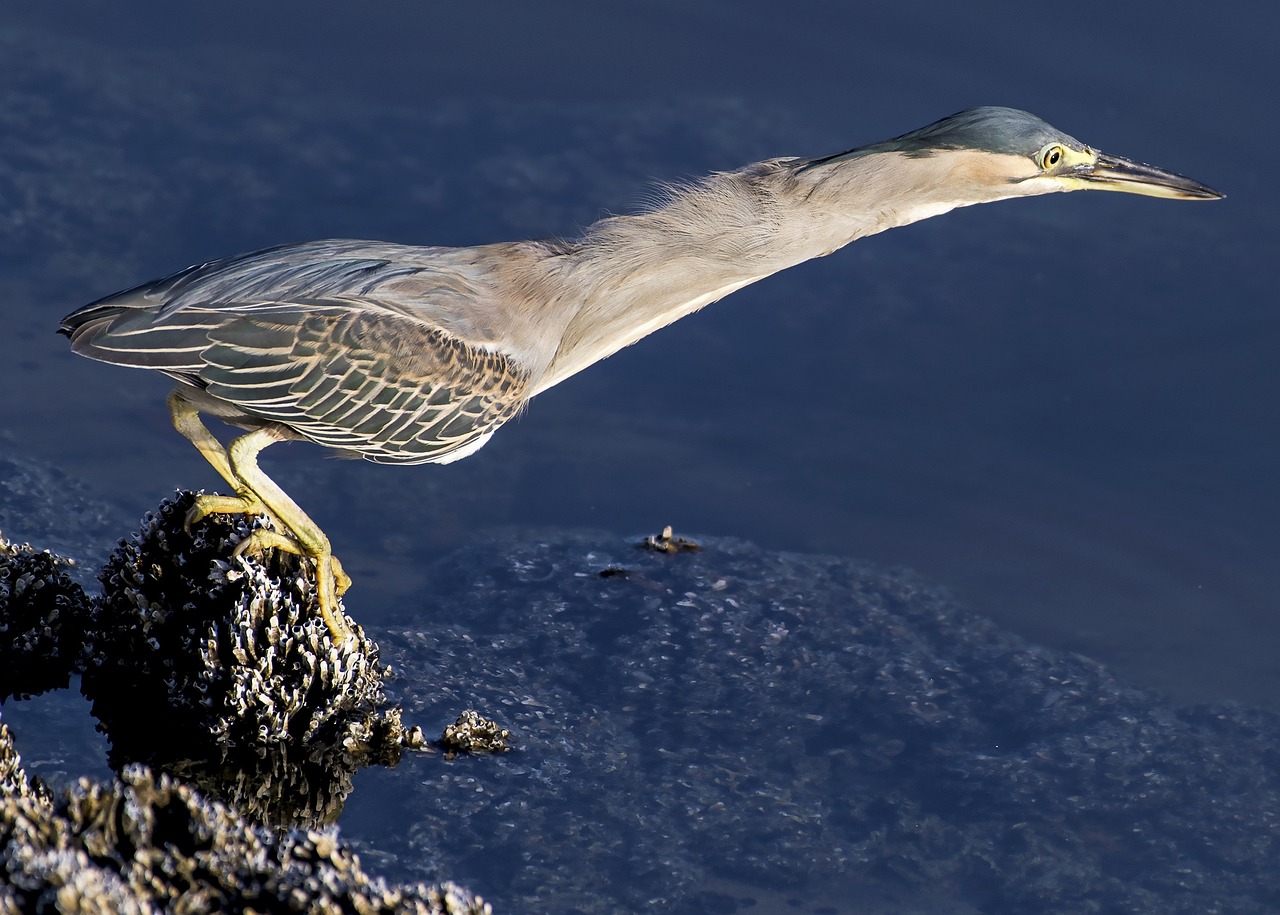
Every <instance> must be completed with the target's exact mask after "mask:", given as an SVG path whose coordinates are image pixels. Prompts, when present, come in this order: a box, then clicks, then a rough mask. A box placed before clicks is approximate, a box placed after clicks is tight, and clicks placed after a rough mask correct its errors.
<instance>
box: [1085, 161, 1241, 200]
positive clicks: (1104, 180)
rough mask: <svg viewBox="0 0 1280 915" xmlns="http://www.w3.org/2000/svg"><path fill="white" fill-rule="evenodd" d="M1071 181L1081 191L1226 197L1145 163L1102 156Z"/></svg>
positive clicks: (1189, 197) (1178, 198)
mask: <svg viewBox="0 0 1280 915" xmlns="http://www.w3.org/2000/svg"><path fill="white" fill-rule="evenodd" d="M1067 180H1068V181H1070V182H1071V183H1073V184H1074V185H1075V186H1076V187H1077V188H1080V189H1081V190H1095V191H1121V192H1123V193H1126V194H1145V195H1147V196H1148V197H1169V198H1172V199H1174V200H1218V199H1220V198H1221V197H1222V196H1223V195H1222V194H1220V193H1218V192H1217V191H1215V190H1214V189H1213V188H1211V187H1209V186H1208V185H1207V184H1201V183H1200V182H1199V181H1193V180H1192V179H1190V178H1187V177H1184V176H1183V175H1177V174H1174V173H1173V172H1166V171H1165V170H1164V169H1160V168H1156V167H1155V166H1153V165H1145V164H1143V163H1141V162H1132V161H1130V160H1129V159H1122V158H1120V157H1119V156H1108V155H1104V154H1103V153H1098V158H1097V160H1096V161H1094V162H1093V163H1092V164H1091V165H1085V166H1081V167H1080V168H1079V169H1078V170H1076V171H1075V172H1074V173H1072V174H1071V175H1070V176H1069V177H1068V178H1067Z"/></svg>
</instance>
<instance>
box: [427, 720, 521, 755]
mask: <svg viewBox="0 0 1280 915" xmlns="http://www.w3.org/2000/svg"><path fill="white" fill-rule="evenodd" d="M510 739H511V732H510V731H508V730H507V729H506V728H504V727H500V726H499V725H498V723H497V722H496V721H494V720H493V719H491V718H484V717H482V716H481V714H480V713H479V712H477V711H476V710H475V709H471V708H469V709H466V710H464V711H463V712H462V714H461V715H459V716H458V720H457V721H455V722H454V723H453V724H451V725H448V726H446V727H445V729H444V733H443V734H441V735H440V740H439V744H440V747H441V749H443V750H444V751H445V755H446V756H447V757H448V758H453V757H454V756H456V755H457V754H459V753H505V752H507V751H508V750H510V749H511V744H510V743H508V741H509V740H510Z"/></svg>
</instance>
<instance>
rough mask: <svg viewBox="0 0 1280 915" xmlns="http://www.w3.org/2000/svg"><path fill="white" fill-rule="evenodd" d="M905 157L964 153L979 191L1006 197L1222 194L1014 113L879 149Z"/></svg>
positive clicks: (977, 116)
mask: <svg viewBox="0 0 1280 915" xmlns="http://www.w3.org/2000/svg"><path fill="white" fill-rule="evenodd" d="M874 148H875V149H876V150H877V151H880V152H897V153H900V154H903V155H906V156H909V157H929V158H932V157H939V158H943V157H946V156H947V155H948V153H951V154H955V153H964V154H966V156H965V158H966V160H967V161H969V162H971V163H973V167H971V168H968V169H967V170H966V171H965V174H966V176H967V177H968V180H971V181H973V182H974V183H975V184H976V183H987V184H999V183H1001V182H1006V183H1007V184H1008V185H1009V187H1007V188H1005V189H1004V190H1006V191H1008V192H1009V193H1008V196H1028V197H1029V196H1032V195H1035V194H1048V193H1052V192H1055V191H1081V190H1098V191H1122V192H1124V193H1127V194H1145V195H1147V196H1150V197H1168V198H1172V199H1175V200H1215V199H1217V198H1219V197H1221V196H1222V194H1220V193H1218V192H1217V191H1215V190H1214V189H1213V188H1211V187H1208V186H1206V185H1204V184H1201V183H1200V182H1198V181H1193V180H1192V179H1190V178H1186V177H1184V176H1182V175H1178V174H1174V173H1173V172H1168V171H1164V170H1163V169H1159V168H1155V167H1154V166H1151V165H1145V164H1143V163H1141V162H1134V161H1131V160H1129V159H1122V158H1120V157H1119V156H1108V155H1105V154H1103V153H1100V152H1098V151H1097V150H1095V149H1093V148H1092V147H1090V146H1088V145H1086V144H1084V143H1081V142H1080V141H1079V140H1077V139H1076V138H1075V137H1072V136H1069V135H1068V134H1065V133H1063V132H1062V131H1061V130H1058V129H1057V128H1055V127H1052V126H1050V125H1049V124H1046V123H1045V122H1044V121H1042V120H1040V119H1039V118H1038V117H1036V116H1035V115H1033V114H1029V113H1028V112H1026V111H1019V110H1018V109H1016V108H995V107H989V108H970V109H969V110H967V111H961V112H960V113H958V114H953V115H951V116H950V117H947V118H943V119H942V120H940V121H936V122H934V123H933V124H930V125H928V126H927V127H922V128H920V129H919V130H913V131H911V132H910V133H907V134H903V135H902V136H900V137H897V138H895V139H893V140H888V141H886V142H884V143H879V144H876V147H874Z"/></svg>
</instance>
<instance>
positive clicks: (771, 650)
mask: <svg viewBox="0 0 1280 915" xmlns="http://www.w3.org/2000/svg"><path fill="white" fill-rule="evenodd" d="M607 542H608V540H607V539H606V538H603V537H594V538H592V537H585V536H578V537H574V536H572V535H565V534H559V533H557V534H555V535H553V536H550V537H547V538H546V539H531V540H524V541H514V540H510V539H507V540H495V541H492V542H488V543H482V544H479V545H475V546H472V547H470V548H468V549H465V550H461V551H459V552H458V553H456V554H455V555H453V556H451V557H449V558H448V559H446V560H444V561H442V562H441V563H439V564H438V565H437V566H436V567H435V569H434V570H433V571H432V572H431V573H430V574H429V575H428V581H427V590H428V593H430V594H431V595H432V597H431V605H430V610H429V613H427V614H424V617H423V618H419V619H414V620H413V621H412V622H411V623H407V624H402V625H401V626H397V627H394V629H393V630H392V631H390V632H388V633H386V634H385V635H382V636H380V642H381V645H382V648H383V652H384V657H386V658H387V659H388V660H390V661H391V662H393V663H394V664H395V666H396V667H397V669H398V671H399V674H400V676H399V677H398V678H397V680H396V681H395V682H394V683H393V684H391V686H390V690H391V692H392V698H393V699H396V700H398V701H401V702H403V703H404V705H405V708H406V711H407V712H409V713H412V714H413V715H414V716H415V717H418V718H424V717H438V716H439V715H441V714H442V713H443V712H444V710H447V709H451V708H457V707H458V706H459V705H464V706H465V705H472V704H474V705H475V706H477V707H480V708H485V709H488V710H490V711H491V712H492V713H493V714H494V715H495V717H497V718H498V719H499V720H500V721H501V722H502V724H503V726H505V727H507V728H509V729H510V730H511V732H512V734H513V739H514V741H515V749H514V750H513V751H512V752H510V753H507V754H504V755H502V756H499V757H492V758H485V759H482V760H468V759H462V758H460V759H458V760H456V761H454V762H453V763H450V764H448V765H447V766H444V767H443V769H442V770H441V769H440V767H438V766H433V767H432V772H431V773H430V775H424V774H422V773H421V772H418V773H417V774H415V769H416V768H417V766H418V765H420V763H419V761H417V760H408V761H407V762H406V764H405V765H402V766H401V767H400V769H399V770H397V771H396V772H395V773H389V778H388V781H389V782H390V783H391V784H393V785H394V786H395V787H394V788H392V789H391V790H393V791H394V792H395V796H396V799H397V803H396V805H394V807H395V809H391V810H387V811H385V812H383V813H382V814H381V816H380V818H379V820H378V822H379V827H380V829H381V830H382V831H383V832H382V835H381V836H380V837H376V838H375V837H365V836H359V835H355V838H358V839H359V841H360V842H361V845H362V847H370V846H373V847H377V848H378V849H379V851H381V852H383V853H384V854H388V855H394V856H395V858H396V859H398V860H399V861H400V862H401V866H402V867H406V868H408V869H409V872H412V869H413V868H414V867H416V866H418V865H419V863H420V862H428V864H429V866H430V867H431V868H432V872H443V873H449V874H451V875H455V876H456V877H458V878H459V879H462V880H464V881H466V882H467V883H469V884H471V885H476V886H483V887H484V888H485V892H486V896H487V897H488V898H489V899H491V900H493V901H494V903H495V904H496V905H498V906H499V908H502V909H509V910H539V909H544V908H545V906H546V905H547V903H548V901H549V900H558V901H560V900H572V906H573V907H574V908H576V909H577V910H580V911H584V912H587V911H589V912H617V911H640V910H643V909H645V908H651V907H653V906H656V905H659V904H661V905H662V906H663V907H664V910H667V911H673V912H690V913H692V912H699V911H705V910H707V909H708V908H709V907H711V906H715V907H716V910H718V911H733V910H734V909H735V906H742V907H745V906H746V905H747V903H746V901H745V898H744V897H745V896H746V895H749V891H747V890H743V891H742V893H740V894H739V895H738V896H737V897H734V896H733V895H732V894H730V895H728V896H726V895H725V894H724V893H723V892H719V891H718V892H717V894H716V895H715V896H714V898H712V896H709V895H707V891H706V890H705V888H706V887H707V886H708V885H712V886H720V887H723V886H724V884H723V883H720V882H717V881H725V880H730V881H738V882H740V883H739V885H740V886H741V885H755V886H758V887H768V888H774V889H777V888H780V887H789V888H790V889H789V890H788V893H789V895H790V896H791V897H792V898H794V899H795V900H797V903H796V904H797V905H800V906H802V909H803V906H804V905H807V904H811V903H812V900H810V903H805V901H804V900H805V899H806V896H807V894H808V893H809V892H812V891H813V890H814V888H816V887H823V886H825V887H833V886H834V887H836V890H835V892H837V893H838V895H839V898H841V899H842V900H843V902H842V905H848V906H850V908H851V910H853V911H871V910H872V908H871V902H870V900H872V899H873V898H883V897H884V896H885V895H886V894H892V895H893V896H894V898H899V899H900V898H901V897H902V894H903V892H904V891H905V892H909V893H914V894H915V895H916V899H917V904H921V903H920V900H923V899H926V898H928V899H933V900H936V899H937V898H938V897H939V896H941V897H943V898H945V899H946V900H947V901H948V902H947V905H946V907H945V908H942V909H940V910H942V911H957V912H959V911H981V912H984V913H1025V912H1050V911H1051V912H1063V913H1075V912H1080V913H1083V912H1149V911H1159V912H1168V913H1196V915H1200V913H1204V912H1213V911H1219V912H1232V913H1246V912H1247V913H1262V912H1273V911H1274V902H1275V900H1276V899H1280V863H1278V862H1280V858H1277V856H1276V855H1275V853H1274V852H1275V845H1274V842H1275V838H1274V837H1275V836H1276V835H1277V828H1278V827H1280V766H1278V765H1277V762H1276V761H1277V760H1280V718H1277V716H1275V715H1273V714H1270V713H1266V712H1256V711H1250V710H1246V709H1242V708H1238V707H1232V706H1220V707H1192V708H1178V707H1172V706H1170V705H1167V704H1165V703H1164V702H1162V701H1161V700H1160V699H1159V698H1158V697H1156V696H1155V695H1153V694H1150V693H1147V692H1143V691H1141V690H1137V689H1133V688H1130V687H1128V686H1126V685H1125V684H1124V683H1122V682H1120V681H1118V680H1117V679H1116V678H1115V677H1113V676H1112V675H1110V674H1109V673H1108V672H1107V671H1106V670H1105V669H1103V668H1102V667H1100V666H1099V665H1098V664H1096V663H1093V662H1091V661H1089V660H1087V659H1085V658H1082V657H1079V656H1077V655H1072V654H1066V653H1063V652H1058V651H1052V650H1048V649H1044V648H1039V647H1037V646H1034V645H1031V644H1028V643H1027V642H1025V641H1023V640H1021V639H1019V638H1017V637H1015V636H1013V635H1010V634H1009V633H1007V632H1004V631H1001V630H1000V629H999V628H997V627H996V626H995V625H994V624H993V623H991V622H990V621H988V620H986V619H983V618H981V617H978V616H976V615H974V614H972V613H969V612H966V611H965V610H963V609H961V608H960V607H958V606H957V605H956V604H955V603H954V602H953V601H952V600H951V599H949V598H948V596H947V595H946V594H945V593H944V592H942V591H940V590H938V589H936V588H933V587H931V586H929V585H928V584H926V583H924V582H922V581H920V580H919V579H917V578H915V577H914V576H912V575H910V574H907V573H902V572H885V571H883V570H879V569H875V568H872V567H869V566H866V565H862V564H859V563H856V562H851V561H847V560H842V559H832V558H824V557H811V556H797V555H788V554H776V553H769V552H765V551H763V550H760V549H758V548H755V547H752V546H749V545H746V544H743V543H738V542H733V541H726V540H716V539H712V538H706V539H703V538H700V542H701V543H702V547H703V549H702V550H701V551H700V552H697V553H681V554H676V555H668V554H664V553H654V552H651V551H646V550H640V549H634V548H627V547H626V546H624V545H622V544H618V545H616V546H614V547H602V544H604V543H607ZM602 573H603V574H602ZM620 573H625V574H620ZM406 770H407V771H406ZM400 810H403V811H406V813H405V814H404V815H403V817H401V816H399V815H398V811H400ZM347 834H348V836H349V837H351V836H353V833H351V832H350V831H349V832H348V833H347ZM893 911H899V909H894V910H893Z"/></svg>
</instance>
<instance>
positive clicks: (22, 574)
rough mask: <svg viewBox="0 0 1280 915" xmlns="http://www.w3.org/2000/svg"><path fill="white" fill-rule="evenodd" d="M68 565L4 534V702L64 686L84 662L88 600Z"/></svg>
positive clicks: (0, 554) (0, 598)
mask: <svg viewBox="0 0 1280 915" xmlns="http://www.w3.org/2000/svg"><path fill="white" fill-rule="evenodd" d="M68 566H69V563H68V561H67V560H65V559H62V558H60V557H58V556H55V555H53V554H52V553H50V552H48V551H45V550H36V549H35V548H33V547H31V546H30V545H28V544H25V543H24V544H20V545H15V544H11V543H9V542H8V541H7V540H5V539H4V537H3V536H0V701H3V700H4V699H7V698H9V697H10V696H16V697H18V698H25V697H29V696H34V695H36V694H38V693H42V692H44V691H46V690H50V689H63V688H65V687H66V686H67V684H68V683H69V682H70V679H71V674H73V673H75V672H77V671H78V670H79V668H80V666H81V664H82V663H83V661H84V625H85V618H86V615H87V613H88V607H89V599H88V598H87V597H86V596H85V593H84V590H83V589H82V588H81V587H80V586H79V585H78V584H76V583H75V582H74V581H72V580H71V577H70V576H69V575H68V574H67V568H68Z"/></svg>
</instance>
